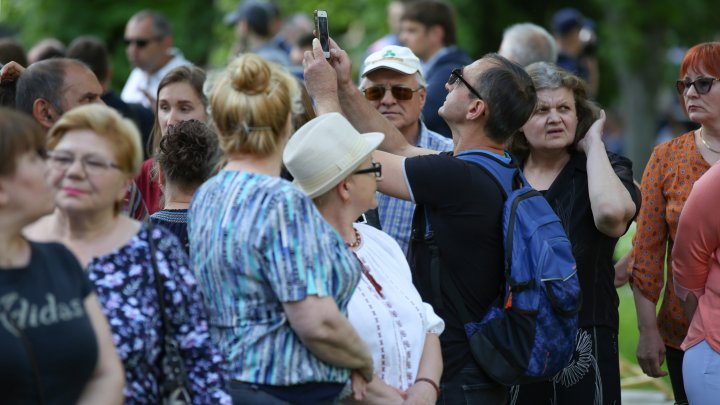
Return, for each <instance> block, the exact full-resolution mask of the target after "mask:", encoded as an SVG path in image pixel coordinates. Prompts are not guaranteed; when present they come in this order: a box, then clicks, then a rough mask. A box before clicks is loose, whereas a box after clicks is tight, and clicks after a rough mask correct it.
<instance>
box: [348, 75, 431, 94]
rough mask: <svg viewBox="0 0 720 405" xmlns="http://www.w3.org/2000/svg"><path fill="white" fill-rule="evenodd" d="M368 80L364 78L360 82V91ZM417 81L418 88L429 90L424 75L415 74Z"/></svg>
mask: <svg viewBox="0 0 720 405" xmlns="http://www.w3.org/2000/svg"><path fill="white" fill-rule="evenodd" d="M366 80H367V77H363V78H362V80H360V87H359V88H360V89H361V90H362V89H363V88H365V81H366ZM415 81H416V82H417V84H418V86H420V88H423V89H424V88H427V82H426V81H425V78H424V77H423V75H422V73H420V71H417V72H415Z"/></svg>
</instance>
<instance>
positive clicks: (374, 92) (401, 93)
mask: <svg viewBox="0 0 720 405" xmlns="http://www.w3.org/2000/svg"><path fill="white" fill-rule="evenodd" d="M421 88H422V87H418V88H417V89H415V90H413V89H411V88H409V87H405V86H390V87H389V89H390V93H391V94H392V96H393V97H395V99H396V100H400V101H405V100H410V99H411V98H412V97H413V93H415V92H416V91H418V90H420V89H421ZM387 89H388V87H387V86H372V87H368V88H366V89H364V90H363V93H365V98H366V99H368V100H370V101H377V100H382V98H383V97H385V91H386V90H387Z"/></svg>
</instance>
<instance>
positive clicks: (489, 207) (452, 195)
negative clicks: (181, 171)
mask: <svg viewBox="0 0 720 405" xmlns="http://www.w3.org/2000/svg"><path fill="white" fill-rule="evenodd" d="M330 52H331V58H330V63H332V65H331V64H329V63H328V62H327V61H326V60H325V58H324V56H323V52H322V48H321V47H320V42H319V41H318V40H314V41H313V51H312V52H306V53H305V58H304V60H303V65H304V66H305V83H306V86H307V88H308V91H309V93H310V95H311V96H312V97H313V99H314V100H315V106H316V109H317V110H318V113H319V114H325V113H330V112H342V113H343V114H344V115H345V116H346V117H347V118H348V120H349V121H350V122H351V123H352V124H353V125H354V126H355V128H356V129H357V130H358V131H360V132H363V133H364V132H383V133H384V134H385V139H384V140H383V142H382V143H381V144H380V147H379V150H378V151H376V152H375V153H374V154H373V158H374V159H375V161H377V162H379V163H381V164H382V167H383V181H382V182H380V183H378V188H379V190H380V191H381V192H383V193H385V194H389V195H392V196H394V197H397V198H402V199H405V200H411V201H413V202H414V203H416V204H417V208H416V210H415V214H414V217H413V226H412V228H413V229H412V235H411V241H410V250H409V253H408V258H409V261H410V266H411V269H412V276H413V284H415V287H416V288H417V289H418V291H419V293H420V296H421V297H422V299H423V301H426V302H428V303H430V304H431V305H433V308H434V309H435V312H436V313H437V314H438V315H439V316H440V317H441V318H442V319H443V320H444V321H445V325H446V329H445V332H444V333H443V334H442V335H441V336H440V343H441V349H442V357H443V363H444V371H443V376H442V380H441V381H440V384H438V386H439V393H440V398H439V399H438V403H448V404H455V403H473V404H475V403H478V404H485V403H487V404H501V403H504V402H505V400H506V397H507V390H506V388H505V387H504V386H502V385H500V384H499V383H497V382H495V381H493V380H491V379H490V377H488V375H487V374H486V373H485V371H483V370H482V369H481V368H480V365H479V364H478V363H477V362H476V361H475V360H474V358H473V356H472V355H471V353H470V346H469V343H468V339H467V337H466V335H465V331H464V327H463V322H462V321H461V317H460V315H459V313H458V311H457V310H455V309H454V307H453V305H451V304H449V303H448V302H445V303H443V301H446V299H444V298H443V295H445V296H446V295H447V294H443V293H442V291H441V290H439V288H437V287H439V285H440V283H439V282H438V280H435V279H433V277H432V275H433V274H434V269H436V268H437V266H439V267H440V273H441V274H442V275H443V277H450V278H451V279H452V280H453V281H454V282H455V284H456V287H457V289H458V290H459V293H460V297H461V300H462V301H463V302H464V304H465V305H466V307H467V309H468V310H469V312H470V313H472V314H473V316H475V317H477V319H478V320H479V319H481V318H482V316H483V315H484V314H485V313H486V312H487V311H488V309H489V308H490V306H491V305H492V303H493V301H495V300H496V298H497V297H498V296H499V292H500V291H501V287H502V285H503V283H504V281H505V279H504V274H503V253H504V252H503V231H502V213H503V205H504V202H505V196H504V194H503V192H502V191H501V190H500V188H499V187H498V185H497V183H496V180H495V178H494V177H493V176H492V175H491V174H490V173H488V172H486V171H485V170H484V169H483V168H482V167H480V166H478V165H475V164H473V163H471V162H468V161H466V160H464V159H460V158H457V156H458V155H461V154H476V155H477V154H481V155H486V156H487V157H488V158H489V159H494V160H497V161H499V162H500V163H501V164H506V165H511V166H512V165H513V163H512V162H511V159H510V158H509V155H507V154H506V153H505V151H504V148H505V147H504V144H505V142H506V141H507V139H508V138H509V137H510V136H511V135H512V134H513V133H514V132H515V131H516V130H518V129H519V128H521V127H522V125H523V124H525V122H526V121H527V120H528V118H529V117H530V115H531V114H532V112H533V111H534V109H535V104H536V102H537V95H536V93H535V88H534V86H533V84H532V80H531V79H530V76H528V74H527V72H525V71H524V70H523V69H522V68H521V67H520V66H518V65H517V64H514V63H512V62H510V61H508V60H507V59H505V58H503V57H502V56H499V55H497V54H488V55H486V56H485V57H483V58H482V59H479V60H477V61H475V62H473V63H472V64H471V65H469V66H465V67H463V68H458V69H455V70H453V71H452V73H451V74H450V77H449V78H448V81H447V83H446V85H445V87H446V89H447V91H448V94H447V97H446V99H445V102H444V104H443V105H442V107H440V109H439V111H438V112H439V114H440V116H441V117H442V118H443V119H444V120H445V121H446V122H447V123H448V125H449V127H450V129H451V131H452V136H453V144H454V151H453V152H452V153H440V154H437V152H435V151H431V150H428V149H423V148H418V147H417V146H415V145H411V144H409V143H408V142H407V140H406V139H405V137H403V136H402V134H401V133H400V132H399V131H398V130H397V129H396V128H395V127H394V126H393V125H392V124H391V123H390V122H389V121H388V120H386V119H383V118H382V116H381V115H380V114H379V113H378V112H377V111H376V110H375V109H374V108H372V106H370V105H368V103H367V101H366V100H365V97H364V96H363V94H362V93H360V91H359V90H358V89H357V87H355V86H354V85H353V83H352V78H351V73H350V72H351V62H350V58H349V57H348V56H347V53H345V52H344V51H342V50H341V49H339V48H338V47H337V44H335V43H334V42H333V41H331V50H330ZM437 252H439V255H438V254H437ZM427 385H430V384H427ZM470 387H472V389H468V388H470Z"/></svg>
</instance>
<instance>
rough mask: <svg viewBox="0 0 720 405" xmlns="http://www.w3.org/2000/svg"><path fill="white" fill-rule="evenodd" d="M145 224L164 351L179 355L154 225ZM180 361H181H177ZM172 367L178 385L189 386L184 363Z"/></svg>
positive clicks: (167, 353) (148, 221)
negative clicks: (166, 308)
mask: <svg viewBox="0 0 720 405" xmlns="http://www.w3.org/2000/svg"><path fill="white" fill-rule="evenodd" d="M145 224H146V225H147V233H148V246H149V248H150V264H151V266H152V269H153V273H154V275H155V290H156V291H157V296H158V304H159V306H160V317H161V318H162V324H163V326H162V328H163V336H164V338H163V340H164V344H163V351H164V355H165V356H173V355H179V353H178V346H177V342H176V341H175V339H174V338H173V335H172V328H171V326H170V321H169V320H168V318H167V313H166V312H165V286H164V285H163V283H162V281H161V279H160V278H161V277H160V270H159V269H158V264H157V253H156V252H157V249H156V248H155V241H153V236H152V233H153V225H152V222H151V221H150V220H149V219H148V220H147V221H146V222H145ZM168 346H169V347H168ZM168 348H170V349H171V350H172V351H174V353H169V352H168ZM176 360H180V359H176ZM172 367H173V368H174V370H173V371H174V373H175V376H176V377H177V378H178V379H179V380H180V381H178V383H180V384H181V385H183V386H186V387H187V386H188V384H187V381H188V379H187V374H186V373H185V368H184V367H182V363H180V364H173V365H172Z"/></svg>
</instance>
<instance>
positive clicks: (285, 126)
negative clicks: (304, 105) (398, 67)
mask: <svg viewBox="0 0 720 405" xmlns="http://www.w3.org/2000/svg"><path fill="white" fill-rule="evenodd" d="M299 97H300V89H299V83H298V82H297V80H296V79H295V78H294V77H292V76H291V75H290V74H289V73H287V72H286V71H285V70H284V69H282V68H281V67H280V66H278V65H275V64H272V63H270V62H267V61H265V60H264V59H262V58H261V57H259V56H257V55H254V54H244V55H241V56H239V57H238V58H237V59H235V60H234V61H232V62H231V63H230V65H229V66H228V68H227V69H226V71H225V73H224V74H223V76H222V77H221V78H220V79H219V81H218V82H217V83H216V84H215V87H214V89H213V90H212V94H211V96H210V103H211V105H212V115H213V120H214V122H215V124H216V128H217V133H218V137H219V141H220V148H221V149H222V150H223V152H225V155H226V158H227V163H226V164H225V166H224V167H223V169H222V170H221V171H220V172H219V173H218V174H216V175H215V176H214V177H212V178H210V179H209V180H208V181H206V182H205V183H204V184H203V185H202V186H201V187H200V188H199V189H198V191H197V192H196V193H195V197H193V200H192V202H191V204H190V212H189V214H188V233H189V235H190V256H191V259H192V262H193V264H194V267H195V272H196V274H197V276H198V279H199V284H200V286H201V288H202V290H203V292H204V297H205V300H206V302H207V305H208V308H209V313H210V326H211V333H212V335H213V339H214V340H215V341H216V342H217V343H218V345H219V347H220V351H221V352H222V355H223V356H224V359H225V360H226V361H227V363H228V365H229V366H230V370H229V371H230V376H231V384H230V389H231V394H232V396H233V401H234V402H235V404H236V405H238V404H252V405H254V404H289V403H307V404H332V403H334V402H335V400H336V398H337V397H338V395H339V394H340V393H341V391H342V390H343V388H345V386H346V383H347V382H348V381H349V379H350V378H351V375H352V380H353V382H354V386H353V389H354V390H355V394H356V396H357V398H361V397H362V394H363V391H364V385H365V382H366V381H370V380H372V375H373V373H372V370H373V363H372V357H371V356H370V353H369V352H368V349H367V345H366V344H365V343H363V341H362V339H361V338H360V336H359V335H358V333H357V332H356V331H355V329H354V328H353V327H352V325H351V324H350V322H349V321H348V320H347V318H346V317H345V314H346V308H347V304H348V301H349V300H350V295H351V294H352V292H353V291H354V290H355V286H356V285H357V283H358V280H359V279H360V264H359V263H358V262H357V260H356V259H355V258H354V257H353V256H352V253H351V252H350V251H349V250H348V249H345V247H344V243H343V241H342V239H341V238H340V236H339V235H338V234H337V232H335V230H333V229H332V227H331V226H330V225H329V224H328V223H327V222H326V221H324V220H323V219H322V216H321V215H320V213H319V212H318V211H317V209H316V208H315V206H314V205H313V204H312V201H311V200H310V199H309V198H307V196H305V195H304V194H303V193H302V192H300V190H298V189H297V188H295V187H293V185H292V184H291V183H289V182H288V181H287V180H283V179H281V178H280V177H279V176H280V168H281V166H282V152H283V149H284V148H285V144H286V143H287V141H288V139H289V138H290V134H291V133H292V122H291V121H292V113H293V112H294V111H299V108H301V105H300V104H299V100H300V98H299ZM306 125H307V124H306ZM351 371H352V373H351Z"/></svg>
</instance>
